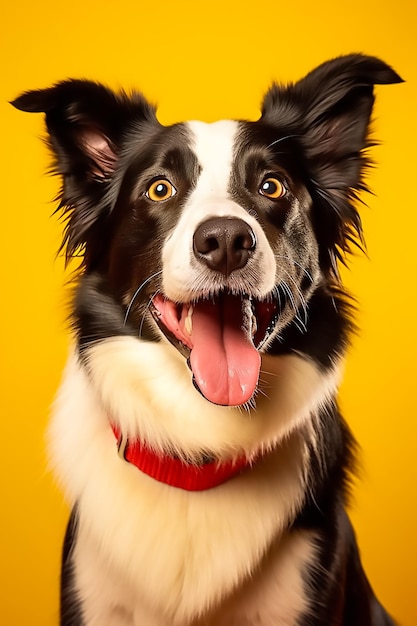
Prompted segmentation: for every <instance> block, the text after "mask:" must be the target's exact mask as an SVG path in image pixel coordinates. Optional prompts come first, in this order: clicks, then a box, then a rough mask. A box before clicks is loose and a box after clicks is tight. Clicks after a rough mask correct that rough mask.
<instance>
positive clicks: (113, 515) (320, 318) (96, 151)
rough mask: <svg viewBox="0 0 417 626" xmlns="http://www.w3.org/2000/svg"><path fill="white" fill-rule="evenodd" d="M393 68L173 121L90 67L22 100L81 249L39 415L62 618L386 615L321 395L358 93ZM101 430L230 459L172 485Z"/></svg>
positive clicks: (295, 620)
mask: <svg viewBox="0 0 417 626" xmlns="http://www.w3.org/2000/svg"><path fill="white" fill-rule="evenodd" d="M396 82H401V79H400V78H399V76H398V75H397V74H396V73H395V72H394V71H393V70H392V69H391V68H390V67H389V66H387V65H386V64H385V63H383V62H382V61H380V60H378V59H376V58H373V57H367V56H363V55H350V56H346V57H340V58H337V59H334V60H332V61H329V62H327V63H324V64H323V65H322V66H320V67H319V68H317V69H315V70H314V71H313V72H311V73H310V74H308V75H307V76H306V77H305V78H304V79H303V80H301V81H299V82H297V83H295V84H290V85H288V86H279V85H273V86H272V87H271V88H270V90H269V91H268V93H267V94H266V96H265V99H264V102H263V105H262V115H261V118H260V119H259V120H258V121H256V122H248V121H221V122H216V123H214V124H204V123H202V122H187V123H183V124H176V125H173V126H170V127H164V126H162V125H161V124H160V123H159V122H158V120H157V118H156V115H155V110H154V107H152V106H151V105H150V104H149V103H148V102H147V101H146V100H145V98H144V97H143V96H142V95H139V94H133V95H131V96H128V95H126V94H123V93H122V94H115V93H113V92H112V91H110V90H108V89H107V88H105V87H104V86H102V85H98V84H95V83H92V82H89V81H80V80H78V81H77V80H69V81H65V82H63V83H60V84H58V85H56V86H54V87H52V88H50V89H45V90H39V91H32V92H27V93H25V94H23V95H22V96H20V97H19V98H18V99H17V100H16V101H15V102H14V105H15V106H16V107H17V108H19V109H21V110H24V111H31V112H44V113H45V115H46V124H47V130H48V136H49V142H50V146H51V149H52V152H53V155H54V158H55V165H54V167H55V170H56V173H57V174H59V176H60V177H61V178H62V181H63V186H62V194H61V202H60V208H61V209H62V210H63V212H64V215H65V217H66V219H67V223H66V229H65V234H64V240H63V248H65V250H66V254H67V257H68V258H70V257H72V256H73V255H75V254H77V255H81V257H82V263H81V268H80V269H81V271H80V275H79V279H78V286H77V292H76V297H75V299H74V304H73V309H72V323H73V330H74V349H73V353H72V355H71V357H70V359H69V362H68V366H67V369H66V371H65V374H64V378H63V382H62V386H61V389H60V391H59V394H58V397H57V400H56V404H55V409H54V417H53V420H52V423H51V428H50V450H51V457H52V459H53V463H54V466H55V468H56V472H57V475H58V477H59V478H60V480H61V482H62V485H63V488H64V490H65V491H66V494H67V497H68V499H69V501H70V502H71V504H72V506H73V512H72V515H71V519H70V523H69V526H68V530H67V535H66V539H65V545H64V553H63V569H62V601H61V606H62V608H61V624H62V625H63V626H103V625H106V626H128V625H129V626H139V625H141V626H143V625H146V626H238V625H239V626H245V625H247V626H249V625H250V626H329V625H330V624H331V625H332V626H391V625H392V624H393V622H392V620H391V618H390V617H389V616H388V615H387V613H386V612H385V611H384V609H383V608H382V607H381V605H380V604H379V603H378V601H377V600H376V599H375V596H374V594H373V592H372V590H371V588H370V586H369V583H368V581H367V579H366V576H365V574H364V572H363V570H362V566H361V563H360V558H359V555H358V550H357V546H356V541H355V537H354V534H353V531H352V528H351V526H350V523H349V520H348V518H347V516H346V513H345V509H344V507H345V504H346V498H347V483H348V477H349V472H350V471H351V470H352V466H353V449H354V442H353V440H352V437H351V434H350V432H349V429H348V427H347V426H346V424H345V422H344V421H343V419H342V417H341V416H340V414H339V411H338V408H337V400H336V395H337V387H338V383H339V380H340V376H341V370H342V363H343V357H344V353H345V350H346V346H347V344H348V340H349V335H350V333H351V331H352V321H351V307H350V305H349V301H348V297H347V295H346V294H345V292H344V291H343V288H342V286H341V284H340V281H339V276H338V269H337V267H338V262H339V261H340V260H342V261H343V260H344V258H345V254H346V253H347V252H348V251H349V249H350V246H351V244H352V243H354V244H358V245H360V244H361V242H362V230H361V222H360V217H359V214H358V212H357V209H356V206H355V202H356V200H357V197H358V193H359V192H361V191H363V190H365V189H366V186H365V182H364V171H365V169H366V167H367V164H368V161H367V150H368V148H369V147H370V146H371V142H370V140H369V123H370V117H371V112H372V107H373V103H374V96H373V86H374V84H389V83H396ZM114 428H116V429H117V431H118V432H120V433H122V436H123V441H124V442H125V443H126V442H127V445H129V446H133V445H136V442H137V443H138V445H139V444H140V446H142V448H141V449H143V448H146V449H147V450H148V451H150V454H151V455H155V457H157V458H159V459H164V458H170V459H172V458H176V459H179V460H180V461H181V467H183V468H184V471H185V472H186V471H187V468H190V467H193V468H194V467H195V466H197V467H199V468H200V469H199V471H201V472H202V473H203V472H204V468H205V466H207V465H210V464H216V467H218V468H220V467H221V465H222V463H223V462H230V460H236V462H237V460H238V459H242V457H243V458H244V459H246V467H244V469H242V470H241V471H240V472H239V473H238V474H237V475H234V476H233V477H231V478H230V479H229V480H226V481H225V482H224V483H222V484H220V485H219V486H216V487H214V488H209V489H203V490H195V491H190V490H188V489H185V488H177V487H173V486H171V484H167V482H165V481H161V480H156V479H154V478H152V477H151V476H150V475H148V474H147V472H146V471H140V470H139V469H138V468H137V467H135V466H134V464H132V463H129V462H128V461H127V460H126V458H127V457H125V458H123V457H122V458H121V454H119V453H118V445H117V441H116V439H115V435H114ZM119 443H120V442H119Z"/></svg>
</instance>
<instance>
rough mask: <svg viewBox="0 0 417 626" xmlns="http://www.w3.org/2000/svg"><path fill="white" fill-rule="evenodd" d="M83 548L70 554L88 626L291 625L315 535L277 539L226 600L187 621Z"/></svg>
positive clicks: (304, 602)
mask: <svg viewBox="0 0 417 626" xmlns="http://www.w3.org/2000/svg"><path fill="white" fill-rule="evenodd" d="M88 544H89V545H88V546H87V545H86V542H85V538H81V541H80V545H79V546H77V547H78V548H79V549H78V550H77V549H76V551H75V555H76V561H77V563H76V570H77V573H78V578H79V581H78V582H79V585H80V587H81V588H82V590H83V591H82V593H81V596H82V601H83V612H84V616H85V617H86V619H87V624H89V626H90V624H91V625H93V626H95V625H96V624H97V626H98V625H99V624H103V623H105V624H106V625H107V626H144V625H145V624H146V626H296V624H298V623H299V618H300V616H301V615H303V614H304V613H305V612H306V611H308V606H309V600H308V593H307V589H306V582H305V579H306V571H307V568H308V567H311V566H312V564H313V562H314V553H315V549H314V536H313V535H312V534H311V533H308V532H295V533H290V534H285V535H284V536H283V537H281V539H280V540H279V541H277V542H276V543H275V545H274V546H272V547H271V548H270V550H269V551H268V553H267V555H266V557H264V559H263V560H262V561H261V564H260V565H259V566H258V567H256V569H254V571H253V572H252V573H251V575H250V576H249V577H247V578H246V579H245V580H244V581H243V582H241V583H239V584H238V585H237V588H236V589H235V590H234V591H233V592H231V593H229V594H227V596H226V597H225V598H223V599H218V600H217V602H216V608H215V609H212V608H207V607H206V608H205V609H203V610H202V612H201V616H199V617H198V618H197V617H193V616H192V614H193V613H194V611H190V614H189V615H188V616H187V617H186V616H185V615H184V612H183V611H182V612H181V616H179V615H178V614H175V611H167V605H168V604H169V600H170V599H169V598H167V597H166V596H164V594H163V593H162V592H161V590H158V589H154V593H155V597H154V598H153V599H151V598H149V597H147V595H146V594H144V595H143V594H142V593H141V591H140V588H141V585H140V584H139V586H138V588H136V589H134V588H133V587H132V586H131V584H130V583H128V582H127V580H126V579H125V578H124V577H123V575H121V572H120V571H116V570H115V569H112V568H109V567H108V563H106V564H105V563H103V562H102V561H101V558H102V556H101V555H99V554H98V553H97V552H95V549H94V542H92V543H91V541H88ZM98 563H100V564H101V565H100V567H97V565H98ZM205 567H207V564H206V565H205V564H204V562H202V563H201V568H205ZM151 568H152V563H147V564H144V565H143V573H142V575H143V577H146V576H147V573H149V569H151ZM196 584H198V581H197V580H196ZM98 591H99V593H98ZM142 591H143V590H142ZM195 591H196V590H195V587H194V586H193V585H189V586H186V587H184V588H183V591H182V598H181V603H182V604H183V609H185V607H186V605H187V604H189V605H192V604H193V602H194V597H193V596H194V592H195ZM225 595H226V594H225ZM185 612H186V611H185ZM194 615H195V613H194ZM97 620H98V621H97Z"/></svg>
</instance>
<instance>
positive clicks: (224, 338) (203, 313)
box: [190, 296, 261, 406]
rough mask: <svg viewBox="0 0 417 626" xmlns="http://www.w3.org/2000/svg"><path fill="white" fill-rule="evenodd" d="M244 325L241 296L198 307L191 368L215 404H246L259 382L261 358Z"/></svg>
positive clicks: (201, 303) (206, 302) (193, 331)
mask: <svg viewBox="0 0 417 626" xmlns="http://www.w3.org/2000/svg"><path fill="white" fill-rule="evenodd" d="M241 326H242V302H241V300H240V298H237V297H234V296H224V297H222V298H221V299H220V300H217V301H216V302H215V303H213V302H211V301H200V302H198V303H197V304H196V305H195V306H194V312H193V317H192V334H191V340H192V344H193V348H192V350H191V356H190V363H191V369H192V371H193V374H194V378H195V381H196V383H197V385H198V387H199V389H200V391H201V393H202V394H203V395H204V396H205V397H206V398H207V400H210V402H213V403H215V404H222V405H227V406H237V405H240V404H243V403H244V402H247V401H248V400H250V398H251V397H252V395H253V393H254V391H255V388H256V385H257V383H258V378H259V370H260V367H261V358H260V355H259V352H258V351H257V350H256V348H255V346H254V345H253V343H252V342H251V341H250V340H249V339H248V337H247V336H246V333H245V332H244V331H243V330H242V328H241Z"/></svg>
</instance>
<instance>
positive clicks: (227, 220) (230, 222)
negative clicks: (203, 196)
mask: <svg viewBox="0 0 417 626" xmlns="http://www.w3.org/2000/svg"><path fill="white" fill-rule="evenodd" d="M193 247H194V254H195V255H196V257H197V259H199V261H200V262H202V263H204V264H205V265H207V267H209V268H210V269H212V270H215V271H216V272H220V273H221V274H224V275H225V276H229V275H230V274H231V273H232V272H233V271H235V270H238V269H241V268H242V267H244V266H245V265H246V263H247V262H248V260H249V259H250V257H251V256H252V254H253V253H254V251H255V249H256V236H255V233H254V231H253V229H252V228H251V226H250V225H249V224H247V223H246V222H245V221H243V220H241V219H238V218H234V217H221V218H219V217H216V218H211V219H209V220H206V221H204V222H202V223H201V224H200V225H199V226H198V227H197V229H196V231H195V233H194V239H193Z"/></svg>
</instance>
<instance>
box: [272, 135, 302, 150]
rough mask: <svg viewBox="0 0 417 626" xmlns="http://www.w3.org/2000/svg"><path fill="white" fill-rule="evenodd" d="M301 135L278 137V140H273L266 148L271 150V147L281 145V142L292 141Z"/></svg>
mask: <svg viewBox="0 0 417 626" xmlns="http://www.w3.org/2000/svg"><path fill="white" fill-rule="evenodd" d="M300 136H301V135H285V137H280V138H279V139H275V141H272V142H271V143H270V144H268V145H267V148H272V146H276V144H277V143H281V141H286V140H287V139H292V138H294V137H300Z"/></svg>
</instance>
